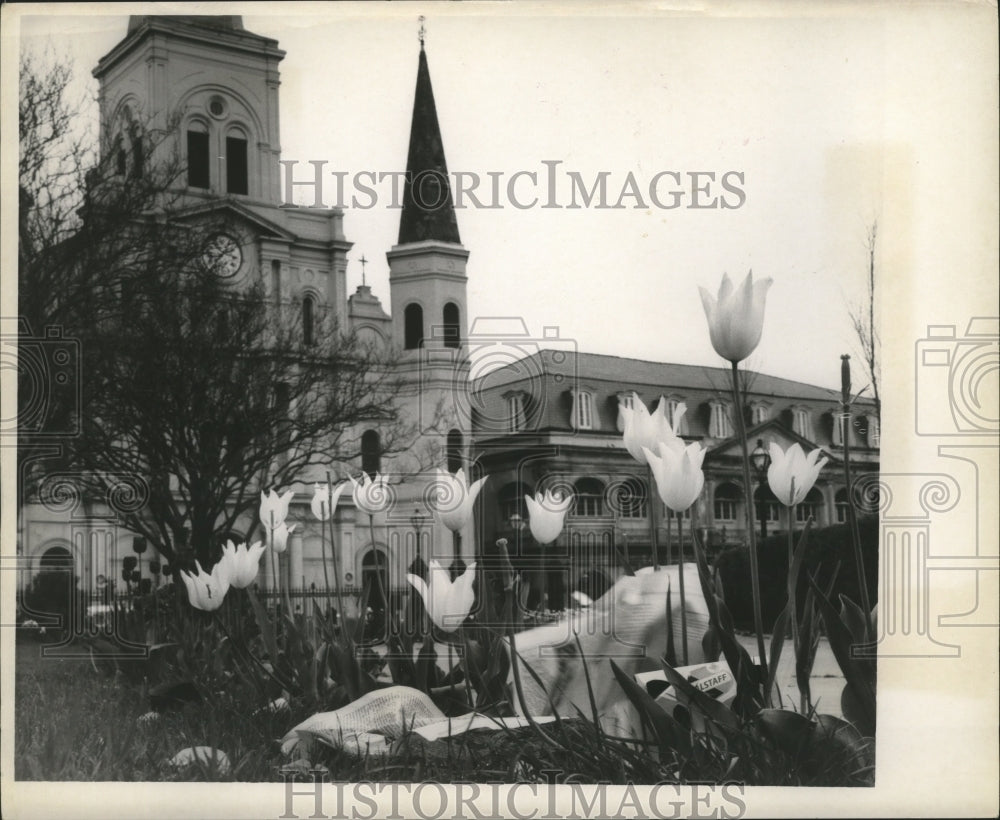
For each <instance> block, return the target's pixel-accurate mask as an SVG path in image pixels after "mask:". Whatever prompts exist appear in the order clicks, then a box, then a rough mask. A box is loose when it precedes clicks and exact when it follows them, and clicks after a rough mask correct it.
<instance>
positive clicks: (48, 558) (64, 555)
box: [38, 547, 74, 573]
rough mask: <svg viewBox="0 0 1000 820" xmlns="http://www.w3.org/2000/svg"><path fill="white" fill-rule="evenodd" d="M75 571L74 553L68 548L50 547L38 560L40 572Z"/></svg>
mask: <svg viewBox="0 0 1000 820" xmlns="http://www.w3.org/2000/svg"><path fill="white" fill-rule="evenodd" d="M73 570H74V564H73V553H72V552H70V551H69V550H68V549H67V548H66V547H49V549H47V550H45V552H43V553H42V557H41V558H39V559H38V571H39V572H68V573H72V572H73Z"/></svg>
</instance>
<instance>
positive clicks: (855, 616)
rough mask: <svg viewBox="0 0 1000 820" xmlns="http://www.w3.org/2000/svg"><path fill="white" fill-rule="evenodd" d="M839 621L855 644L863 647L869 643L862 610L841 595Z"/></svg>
mask: <svg viewBox="0 0 1000 820" xmlns="http://www.w3.org/2000/svg"><path fill="white" fill-rule="evenodd" d="M840 620H841V621H843V623H844V626H846V627H847V629H848V631H849V632H850V633H851V636H852V637H853V638H854V643H855V644H857V645H858V646H864V645H865V644H867V643H869V640H870V639H869V637H868V624H867V622H866V619H865V612H864V610H863V609H862V608H861V607H859V606H858V605H857V604H856V603H854V601H852V600H851V599H850V598H848V597H847V596H846V595H844V594H843V593H841V595H840ZM872 638H874V635H873V636H872Z"/></svg>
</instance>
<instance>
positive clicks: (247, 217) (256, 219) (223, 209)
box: [175, 199, 297, 242]
mask: <svg viewBox="0 0 1000 820" xmlns="http://www.w3.org/2000/svg"><path fill="white" fill-rule="evenodd" d="M175 218H177V219H180V220H182V221H184V220H192V221H194V220H198V219H213V220H217V221H220V222H223V223H228V224H233V225H239V226H241V227H244V228H248V229H249V230H250V232H251V233H253V234H254V235H255V236H258V237H266V238H271V239H283V240H286V241H288V242H294V241H295V239H296V238H297V237H296V235H295V234H294V233H292V232H291V231H289V230H287V229H286V228H283V227H282V226H281V225H279V224H277V223H276V222H272V221H271V220H270V219H267V218H266V217H263V216H261V215H260V214H259V213H257V212H256V211H254V210H251V209H250V208H248V207H247V206H245V205H243V204H242V203H241V202H237V201H235V200H232V199H223V200H216V201H213V202H206V203H204V204H199V205H194V206H191V207H189V208H184V209H182V210H180V211H177V212H175Z"/></svg>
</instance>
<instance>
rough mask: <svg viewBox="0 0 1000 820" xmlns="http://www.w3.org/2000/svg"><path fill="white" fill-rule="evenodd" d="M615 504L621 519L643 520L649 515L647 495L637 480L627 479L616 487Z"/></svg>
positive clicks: (642, 484)
mask: <svg viewBox="0 0 1000 820" xmlns="http://www.w3.org/2000/svg"><path fill="white" fill-rule="evenodd" d="M615 502H616V506H617V508H618V512H619V514H620V515H621V517H622V518H645V517H646V516H647V515H648V514H649V493H648V492H647V491H646V485H645V483H644V482H642V481H640V480H639V479H638V478H627V479H625V481H623V482H622V483H621V484H620V485H618V487H617V488H616V490H615Z"/></svg>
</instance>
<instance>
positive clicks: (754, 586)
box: [731, 362, 771, 705]
mask: <svg viewBox="0 0 1000 820" xmlns="http://www.w3.org/2000/svg"><path fill="white" fill-rule="evenodd" d="M731 364H732V366H733V369H732V377H733V378H732V381H733V415H734V416H735V417H736V430H737V433H738V435H739V439H740V450H741V452H742V454H743V486H744V488H745V492H746V504H745V505H744V506H745V507H746V510H745V512H746V519H747V535H748V536H749V538H750V588H751V590H752V592H753V625H754V631H755V632H756V633H757V654H758V656H759V658H760V676H761V682H762V684H763V682H764V681H766V680H767V650H766V649H765V648H764V619H763V617H762V616H761V609H760V573H759V568H758V565H757V529H756V527H755V526H754V520H753V503H752V497H751V494H752V492H753V490H752V487H753V485H752V484H751V483H750V449H749V447H748V446H747V430H746V421H745V420H744V418H743V400H742V396H741V394H740V371H739V363H738V362H731ZM764 689H765V691H764V701H765V705H770V702H771V693H770V691H768V690H767V687H766V684H765V685H764Z"/></svg>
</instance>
